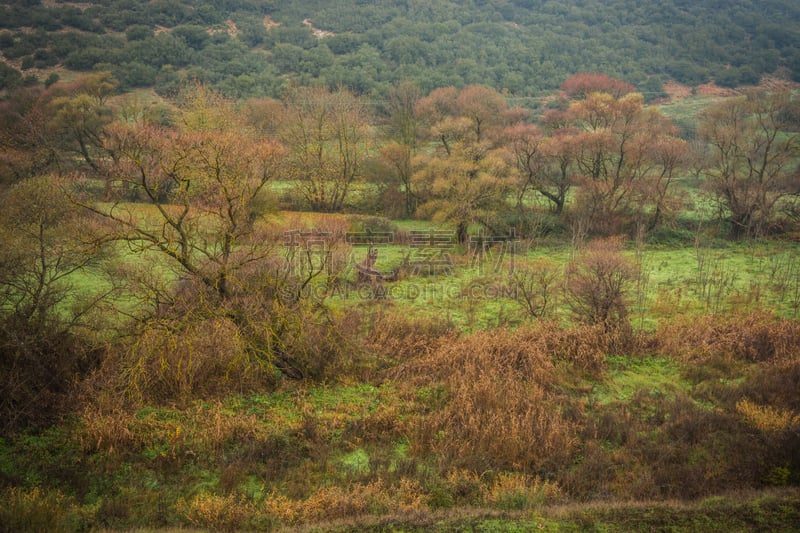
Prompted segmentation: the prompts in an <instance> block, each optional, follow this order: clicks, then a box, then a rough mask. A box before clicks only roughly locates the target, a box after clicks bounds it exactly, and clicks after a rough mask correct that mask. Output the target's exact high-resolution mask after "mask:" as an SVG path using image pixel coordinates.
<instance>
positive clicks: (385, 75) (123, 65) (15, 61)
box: [0, 0, 800, 97]
mask: <svg viewBox="0 0 800 533" xmlns="http://www.w3.org/2000/svg"><path fill="white" fill-rule="evenodd" d="M798 27H800V5H798V4H797V3H796V2H792V1H791V0H765V1H760V2H755V1H751V0H734V1H730V2H720V1H718V0H702V1H697V2H694V1H692V2H689V1H685V0H666V1H663V2H651V1H644V0H612V1H600V0H568V1H564V2H555V1H549V0H490V1H487V2H475V1H474V0H438V1H435V2H421V1H417V0H376V1H370V2H365V1H363V0H333V1H331V0H328V1H321V0H303V1H296V2H279V1H276V0H228V1H224V2H217V1H214V2H212V1H210V0H201V1H198V2H191V1H189V0H151V1H149V2H131V1H129V0H104V1H102V2H62V1H59V0H46V1H39V0H26V1H15V2H8V1H6V2H2V3H0V51H1V52H2V55H3V58H4V62H3V63H0V89H1V88H3V87H9V86H14V85H15V84H19V83H34V82H35V79H38V80H39V81H44V80H45V78H46V77H47V76H48V75H50V74H51V72H52V70H53V69H56V68H62V69H63V68H66V69H69V70H77V71H89V70H93V69H104V68H110V69H111V70H112V71H114V73H115V75H116V76H117V77H118V78H120V79H121V80H122V82H123V86H124V87H127V88H132V87H137V86H156V87H157V88H158V90H159V91H160V92H161V93H162V94H164V93H169V92H170V91H171V90H173V89H174V88H175V87H176V85H177V84H179V83H180V82H181V81H182V80H184V79H187V78H190V79H200V80H202V81H204V82H207V83H210V84H212V85H214V86H216V87H217V88H219V89H220V90H222V91H224V92H225V93H227V94H229V95H232V96H239V97H244V96H262V95H271V96H275V95H277V94H279V93H280V91H281V90H282V88H283V87H285V86H286V85H287V84H289V83H301V84H311V83H326V84H329V85H338V84H344V85H346V86H349V87H351V88H353V89H354V90H356V91H359V92H362V93H373V94H380V93H382V92H383V90H384V89H386V88H387V87H388V86H389V85H390V84H393V83H395V82H396V81H397V80H399V79H413V80H416V81H417V82H418V83H419V84H420V85H421V87H422V88H423V90H426V91H429V90H431V89H433V88H435V87H440V86H447V85H456V86H461V85H465V84H472V83H483V84H487V85H491V86H493V87H495V88H498V89H507V90H508V91H509V92H510V93H512V94H515V95H521V96H532V95H537V94H540V93H541V92H543V91H549V90H552V89H553V88H555V87H558V85H559V84H560V83H561V82H562V81H563V80H564V79H565V78H566V77H568V76H569V75H571V74H574V73H576V72H580V71H600V72H605V73H607V74H609V75H611V76H613V77H617V78H622V79H624V80H626V81H628V82H631V83H633V84H635V85H636V86H637V87H638V88H639V89H640V90H641V91H643V92H645V93H649V95H650V96H657V95H659V94H661V91H662V89H661V87H662V83H663V82H665V81H667V80H669V79H674V80H677V81H678V82H681V83H686V84H689V85H697V84H700V83H703V82H706V81H709V80H710V79H714V80H716V81H717V83H719V84H721V85H723V86H735V85H742V84H752V83H756V82H757V81H758V80H759V78H760V76H761V75H763V74H765V73H774V72H779V73H783V74H786V75H788V76H790V77H793V78H794V79H796V80H797V79H800V30H798ZM26 76H27V77H28V79H27V80H25V77H26ZM51 79H52V78H51Z"/></svg>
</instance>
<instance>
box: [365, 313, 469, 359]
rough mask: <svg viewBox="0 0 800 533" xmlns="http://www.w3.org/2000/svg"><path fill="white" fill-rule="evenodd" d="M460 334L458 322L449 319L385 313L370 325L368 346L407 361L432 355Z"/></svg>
mask: <svg viewBox="0 0 800 533" xmlns="http://www.w3.org/2000/svg"><path fill="white" fill-rule="evenodd" d="M456 336H457V331H456V329H455V326H453V324H452V323H450V322H448V321H444V320H437V319H431V318H418V319H415V318H409V317H408V316H407V315H403V314H400V313H381V314H379V315H378V316H377V317H375V319H374V320H373V322H372V324H371V325H370V328H369V335H368V336H367V341H366V346H367V349H369V350H371V351H373V352H374V353H376V354H378V355H380V356H382V357H384V358H387V359H389V360H391V361H397V362H405V361H409V360H411V359H415V358H417V357H422V356H425V355H428V354H429V353H431V352H432V351H434V350H436V349H437V348H438V347H439V346H440V345H442V344H443V343H446V342H450V341H451V340H452V339H454V338H455V337H456Z"/></svg>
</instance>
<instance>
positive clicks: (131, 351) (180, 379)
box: [104, 317, 271, 405]
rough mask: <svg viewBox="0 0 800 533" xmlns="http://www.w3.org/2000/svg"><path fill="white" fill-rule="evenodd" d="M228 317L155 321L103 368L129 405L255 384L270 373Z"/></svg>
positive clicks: (182, 399)
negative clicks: (246, 347) (258, 360)
mask: <svg viewBox="0 0 800 533" xmlns="http://www.w3.org/2000/svg"><path fill="white" fill-rule="evenodd" d="M239 333H240V332H239V329H238V328H237V327H236V325H235V324H233V322H232V321H230V320H229V319H226V318H218V317H212V318H199V319H193V318H192V317H187V319H186V322H184V323H179V322H176V321H171V320H164V321H160V320H158V321H156V320H154V321H151V322H149V323H148V324H147V325H146V326H145V327H144V328H143V330H142V331H141V332H140V334H139V336H138V337H137V338H136V339H135V341H134V342H133V343H132V344H130V345H129V346H127V347H123V348H121V349H120V351H119V353H117V354H116V355H115V356H112V357H110V358H109V359H108V360H107V361H106V363H105V368H104V371H105V372H107V373H109V374H110V375H111V376H112V377H111V379H110V382H112V383H113V384H114V385H113V387H114V388H115V389H116V390H118V391H120V393H121V396H122V399H124V400H125V402H126V403H128V404H130V405H141V404H142V403H162V402H167V401H178V402H187V401H190V400H192V399H195V398H207V397H217V396H222V395H227V394H231V393H232V392H242V391H246V390H253V389H256V388H259V387H263V386H264V385H266V384H268V383H270V382H271V376H270V375H269V374H267V373H265V371H264V368H263V367H262V365H260V364H259V363H258V362H257V361H254V360H253V359H252V357H251V356H250V355H249V354H248V352H247V350H246V349H245V346H244V343H243V342H242V339H241V337H240V334H239Z"/></svg>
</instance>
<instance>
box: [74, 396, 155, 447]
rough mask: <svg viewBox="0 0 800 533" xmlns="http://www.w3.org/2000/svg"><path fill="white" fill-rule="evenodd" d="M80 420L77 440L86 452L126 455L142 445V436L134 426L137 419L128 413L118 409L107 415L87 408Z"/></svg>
mask: <svg viewBox="0 0 800 533" xmlns="http://www.w3.org/2000/svg"><path fill="white" fill-rule="evenodd" d="M80 420H81V426H80V429H79V431H78V434H77V438H78V440H79V442H80V444H81V449H82V450H83V451H84V452H88V453H91V452H98V451H103V452H105V453H108V454H113V453H115V452H118V453H126V452H132V451H136V450H138V449H139V448H140V447H141V445H142V440H141V435H138V434H137V432H136V428H135V425H134V424H135V418H134V416H133V415H132V414H131V413H129V412H127V411H123V410H121V409H116V410H113V411H111V412H108V413H106V412H103V411H102V410H101V409H99V408H97V407H95V406H87V407H85V408H84V410H83V412H82V413H81V417H80Z"/></svg>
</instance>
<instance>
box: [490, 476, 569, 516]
mask: <svg viewBox="0 0 800 533" xmlns="http://www.w3.org/2000/svg"><path fill="white" fill-rule="evenodd" d="M560 497H561V489H560V488H559V487H558V485H557V484H556V483H551V482H549V481H543V480H541V479H540V478H538V477H531V476H528V475H526V474H522V473H519V472H501V473H500V474H498V475H497V476H495V478H494V479H493V480H492V482H491V483H490V484H488V485H485V486H484V487H483V500H484V502H486V503H487V504H489V505H491V506H493V507H499V508H501V509H506V510H530V509H533V508H534V507H537V506H540V505H542V504H545V503H553V502H555V501H556V500H558V499H559V498H560Z"/></svg>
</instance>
